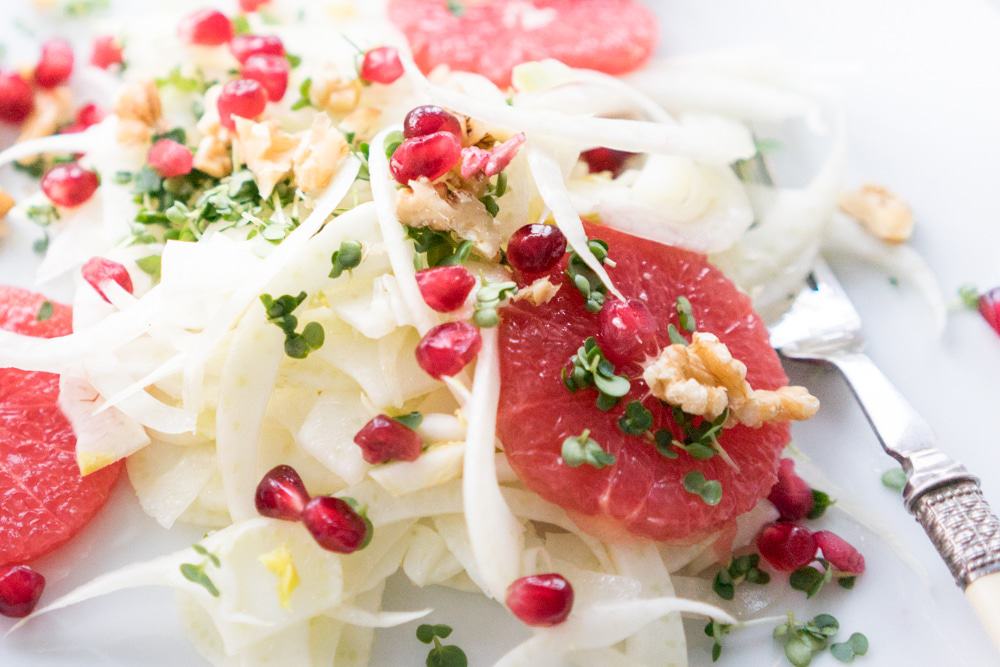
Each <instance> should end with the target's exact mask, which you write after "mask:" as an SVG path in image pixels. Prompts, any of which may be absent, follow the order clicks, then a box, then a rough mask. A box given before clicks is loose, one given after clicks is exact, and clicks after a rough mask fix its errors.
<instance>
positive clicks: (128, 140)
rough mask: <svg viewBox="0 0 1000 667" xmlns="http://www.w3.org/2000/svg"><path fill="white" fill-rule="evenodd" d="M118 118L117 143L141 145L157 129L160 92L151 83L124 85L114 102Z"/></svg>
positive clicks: (161, 115)
mask: <svg viewBox="0 0 1000 667" xmlns="http://www.w3.org/2000/svg"><path fill="white" fill-rule="evenodd" d="M114 112H115V115H116V116H118V141H119V142H121V143H123V144H143V143H146V142H148V141H149V140H150V138H151V137H152V136H153V134H154V133H155V132H156V130H157V129H158V128H159V125H160V119H161V118H162V117H163V109H162V107H161V105H160V91H159V90H157V88H156V83H154V82H153V81H138V82H135V83H130V84H128V85H126V86H125V87H124V88H123V89H122V92H121V94H120V95H119V96H118V99H117V100H116V101H115V109H114Z"/></svg>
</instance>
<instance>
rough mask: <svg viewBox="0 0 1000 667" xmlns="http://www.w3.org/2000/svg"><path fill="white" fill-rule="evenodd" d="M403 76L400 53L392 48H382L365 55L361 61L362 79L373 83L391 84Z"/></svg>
mask: <svg viewBox="0 0 1000 667" xmlns="http://www.w3.org/2000/svg"><path fill="white" fill-rule="evenodd" d="M401 76H403V63H402V62H401V61H400V60H399V51H397V50H396V49H395V47H392V46H380V47H378V48H375V49H371V50H370V51H367V52H366V53H365V57H364V59H363V60H362V61H361V78H362V79H364V80H365V81H370V82H371V83H384V84H389V83H392V82H393V81H395V80H396V79H398V78H399V77H401Z"/></svg>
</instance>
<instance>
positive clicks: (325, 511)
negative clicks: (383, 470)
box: [254, 465, 374, 554]
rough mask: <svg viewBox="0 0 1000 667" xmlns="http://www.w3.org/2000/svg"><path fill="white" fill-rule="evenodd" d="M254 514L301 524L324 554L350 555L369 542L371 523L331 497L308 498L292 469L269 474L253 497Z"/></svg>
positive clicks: (348, 504)
mask: <svg viewBox="0 0 1000 667" xmlns="http://www.w3.org/2000/svg"><path fill="white" fill-rule="evenodd" d="M254 505H255V506H256V507H257V512H259V513H260V514H261V515H263V516H266V517H270V518H272V519H281V520H283V521H301V522H302V523H303V525H304V526H305V527H306V529H307V530H308V531H309V533H310V534H311V535H312V536H313V539H315V540H316V543H317V544H319V545H320V546H321V547H323V548H324V549H326V550H327V551H335V552H337V553H343V554H349V553H353V552H355V551H357V550H359V549H363V548H365V547H366V546H368V543H369V542H371V539H372V534H373V533H374V529H373V528H372V523H371V521H369V520H368V517H366V516H365V515H364V512H359V511H358V510H356V509H355V507H354V506H353V505H352V502H349V499H348V500H344V499H342V498H336V497H334V496H317V497H315V498H310V497H309V492H308V491H306V487H305V484H303V482H302V478H301V477H300V476H299V474H298V473H297V472H296V471H295V469H294V468H292V467H291V466H287V465H279V466H276V467H274V468H272V469H271V470H269V471H268V473H267V474H266V475H264V477H263V478H262V479H261V480H260V483H259V484H258V485H257V491H256V493H255V494H254Z"/></svg>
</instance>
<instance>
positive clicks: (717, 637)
mask: <svg viewBox="0 0 1000 667" xmlns="http://www.w3.org/2000/svg"><path fill="white" fill-rule="evenodd" d="M732 629H733V626H731V625H729V624H728V623H720V622H718V621H716V620H714V619H713V620H711V621H709V622H708V625H706V626H705V634H706V635H707V636H709V637H711V638H712V640H713V643H712V662H717V661H718V660H719V658H720V657H721V656H722V638H723V637H725V636H726V635H728V634H729V633H730V631H732Z"/></svg>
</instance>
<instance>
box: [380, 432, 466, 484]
mask: <svg viewBox="0 0 1000 667" xmlns="http://www.w3.org/2000/svg"><path fill="white" fill-rule="evenodd" d="M464 453H465V443H464V442H451V443H446V444H443V445H438V446H436V447H431V448H430V449H428V450H427V451H425V452H424V453H422V454H421V455H420V458H418V459H417V460H415V461H395V462H392V463H386V464H385V465H381V466H376V467H374V468H372V469H371V472H369V473H368V474H369V475H371V477H372V479H374V480H375V481H376V482H378V483H379V484H381V485H382V488H383V489H385V490H386V491H388V492H389V493H391V494H392V495H394V496H403V495H406V494H408V493H413V492H414V491H419V490H420V489H426V488H429V487H432V486H437V485H438V484H443V483H445V482H449V481H451V480H453V479H458V477H459V475H461V474H462V460H463V455H464Z"/></svg>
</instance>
